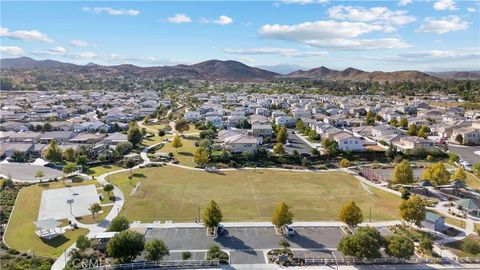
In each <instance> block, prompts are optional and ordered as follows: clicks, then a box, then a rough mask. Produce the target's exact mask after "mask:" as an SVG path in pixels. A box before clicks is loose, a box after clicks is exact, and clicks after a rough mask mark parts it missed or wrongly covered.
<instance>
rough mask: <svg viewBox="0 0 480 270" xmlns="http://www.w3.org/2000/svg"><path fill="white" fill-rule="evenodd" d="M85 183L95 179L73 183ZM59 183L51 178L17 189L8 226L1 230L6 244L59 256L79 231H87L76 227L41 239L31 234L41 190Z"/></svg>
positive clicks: (84, 233)
mask: <svg viewBox="0 0 480 270" xmlns="http://www.w3.org/2000/svg"><path fill="white" fill-rule="evenodd" d="M86 184H95V182H94V181H86V182H83V183H79V184H75V183H74V184H73V186H76V185H86ZM62 187H65V185H63V183H62V182H57V183H55V182H54V183H46V184H43V185H32V186H29V187H25V188H22V190H20V193H19V194H18V199H17V201H16V203H15V209H14V211H13V213H12V216H11V217H10V223H9V225H8V229H7V231H6V232H5V239H4V240H5V242H6V243H7V244H8V245H9V246H10V247H12V248H14V249H16V250H19V251H22V252H27V251H29V250H31V251H35V254H37V255H42V256H48V257H51V256H59V255H60V254H62V252H63V251H64V250H65V249H66V248H67V247H69V246H70V245H72V244H73V243H74V242H75V241H76V240H77V237H78V236H79V235H86V234H87V233H88V230H86V229H77V230H75V231H68V232H66V233H64V234H63V235H61V236H58V237H55V238H54V239H52V240H42V239H41V238H40V237H38V236H37V235H36V234H35V225H34V224H33V222H35V221H37V218H38V212H39V208H40V200H41V195H42V191H43V190H47V189H52V188H62ZM64 225H65V224H64Z"/></svg>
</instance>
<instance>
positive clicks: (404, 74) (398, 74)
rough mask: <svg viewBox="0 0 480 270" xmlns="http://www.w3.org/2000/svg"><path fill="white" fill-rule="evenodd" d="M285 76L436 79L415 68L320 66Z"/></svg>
mask: <svg viewBox="0 0 480 270" xmlns="http://www.w3.org/2000/svg"><path fill="white" fill-rule="evenodd" d="M285 77H287V78H303V79H323V80H339V81H344V80H352V81H377V82H385V81H424V80H437V78H436V77H433V76H430V75H428V74H426V73H423V72H420V71H416V70H405V71H394V72H383V71H374V72H367V71H363V70H359V69H355V68H351V67H350V68H347V69H345V70H343V71H338V70H333V69H329V68H327V67H324V66H321V67H318V68H313V69H310V70H306V71H303V70H298V71H294V72H292V73H289V74H287V75H285Z"/></svg>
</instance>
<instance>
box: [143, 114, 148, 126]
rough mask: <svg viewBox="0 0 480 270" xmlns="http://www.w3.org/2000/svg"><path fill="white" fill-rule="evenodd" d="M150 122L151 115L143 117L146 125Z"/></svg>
mask: <svg viewBox="0 0 480 270" xmlns="http://www.w3.org/2000/svg"><path fill="white" fill-rule="evenodd" d="M148 122H150V116H148V115H145V117H144V118H143V123H144V124H145V125H147V124H148Z"/></svg>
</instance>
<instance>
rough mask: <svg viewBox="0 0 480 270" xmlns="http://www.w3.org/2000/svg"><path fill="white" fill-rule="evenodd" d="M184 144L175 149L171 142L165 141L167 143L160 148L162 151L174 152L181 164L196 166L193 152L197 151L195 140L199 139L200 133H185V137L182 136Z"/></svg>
mask: <svg viewBox="0 0 480 270" xmlns="http://www.w3.org/2000/svg"><path fill="white" fill-rule="evenodd" d="M180 140H181V141H182V144H183V146H182V147H180V148H178V149H175V148H173V147H172V143H171V142H165V145H164V146H163V147H162V148H161V149H160V150H158V152H161V153H170V152H172V153H173V154H174V156H175V158H176V159H177V160H178V161H179V162H180V164H181V165H185V166H189V167H195V164H194V163H193V154H194V153H195V148H196V147H195V142H197V141H199V140H200V138H199V137H198V135H185V137H182V136H180Z"/></svg>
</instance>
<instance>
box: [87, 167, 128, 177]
mask: <svg viewBox="0 0 480 270" xmlns="http://www.w3.org/2000/svg"><path fill="white" fill-rule="evenodd" d="M121 169H123V168H122V167H120V166H117V165H103V166H95V167H90V168H88V170H87V174H89V175H91V176H99V175H102V174H104V173H107V172H112V171H118V170H121Z"/></svg>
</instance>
